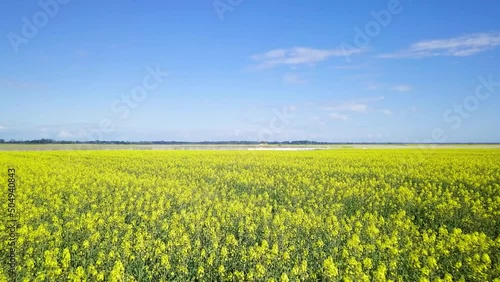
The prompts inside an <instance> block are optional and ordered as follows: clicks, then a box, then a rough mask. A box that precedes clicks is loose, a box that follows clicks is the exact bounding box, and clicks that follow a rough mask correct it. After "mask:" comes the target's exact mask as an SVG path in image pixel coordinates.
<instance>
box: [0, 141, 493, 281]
mask: <svg viewBox="0 0 500 282" xmlns="http://www.w3.org/2000/svg"><path fill="white" fill-rule="evenodd" d="M2 146H6V145H2ZM47 146H48V145H47ZM357 146H358V145H356V146H352V147H341V146H339V147H336V148H335V149H331V150H311V151H286V152H285V151H260V150H247V149H248V148H245V149H241V150H228V149H225V150H153V149H151V150H95V148H94V150H78V151H73V150H67V149H65V148H63V149H62V150H61V151H54V150H42V151H19V149H16V150H14V151H3V152H0V167H2V173H3V175H2V177H0V180H1V181H3V182H4V183H5V184H4V185H3V186H4V187H7V184H8V180H7V179H8V169H9V168H10V169H14V170H15V179H16V189H15V191H14V193H13V194H15V195H14V196H15V197H14V198H15V200H14V202H15V207H16V212H15V215H14V218H15V219H16V220H17V224H16V237H15V248H14V249H15V258H16V262H17V264H16V275H17V280H18V281H391V280H392V281H499V280H498V279H499V277H500V150H499V149H498V148H480V147H474V148H471V147H467V148H458V147H455V148H449V147H448V148H441V149H439V150H437V149H417V148H412V146H407V147H406V148H398V149H395V148H387V147H369V149H371V148H377V150H365V149H363V147H368V146H363V147H361V148H359V147H357ZM359 146H362V145H359ZM463 146H467V145H463ZM254 147H258V146H254ZM306 147H309V146H306ZM2 148H3V149H5V147H2ZM10 149H12V147H11V148H10ZM52 149H53V148H52ZM233 149H234V148H233ZM4 191H5V192H4V193H2V195H1V197H2V198H1V212H0V213H1V214H2V216H1V218H2V219H7V218H9V217H10V214H9V212H8V210H9V207H10V206H9V199H8V195H7V194H8V193H7V188H5V189H4ZM9 232H10V230H9V228H8V223H7V220H4V222H2V224H1V227H0V249H1V250H2V251H1V254H2V260H1V261H2V264H1V267H0V280H1V281H5V280H7V272H8V270H9V265H8V264H7V261H8V256H9V252H8V250H10V247H11V245H9V244H10V242H12V240H11V236H10V235H9V234H10V233H9Z"/></svg>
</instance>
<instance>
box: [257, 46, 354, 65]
mask: <svg viewBox="0 0 500 282" xmlns="http://www.w3.org/2000/svg"><path fill="white" fill-rule="evenodd" d="M361 52H363V49H349V50H345V49H314V48H307V47H293V48H289V49H275V50H271V51H268V52H266V53H263V54H256V55H253V56H252V57H251V58H252V60H254V61H257V62H259V64H258V65H257V68H259V69H265V68H273V67H276V66H280V65H285V66H290V67H293V66H299V65H313V64H315V63H318V62H322V61H326V60H328V59H329V58H331V57H343V56H350V55H353V54H358V53H361Z"/></svg>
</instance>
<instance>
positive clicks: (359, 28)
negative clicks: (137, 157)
mask: <svg viewBox="0 0 500 282" xmlns="http://www.w3.org/2000/svg"><path fill="white" fill-rule="evenodd" d="M499 11H500V2H498V1H477V0H470V1H417V0H413V1H410V0H400V1H397V0H389V1H386V0H381V1H378V0H377V1H373V0H370V1H297V0H290V1H263V0H241V1H239V0H216V1H213V0H183V1H165V0H161V1H153V0H146V1H138V0H123V1H111V0H110V1H97V0H86V1H83V0H64V1H63V0H41V1H39V2H38V1H27V0H25V1H10V0H9V1H4V2H3V3H2V9H0V28H1V32H2V37H1V39H0V62H1V65H0V93H1V96H0V97H1V105H2V109H1V111H0V138H3V139H6V140H9V139H38V138H52V139H58V140H84V141H85V140H95V139H100V140H129V141H138V140H179V141H181V140H183V141H204V140H208V141H218V140H253V141H260V140H268V141H282V140H304V139H308V140H316V141H334V142H388V141H389V142H500V123H499V114H498V112H499V109H500V68H499V62H500V17H499V16H498V12H499Z"/></svg>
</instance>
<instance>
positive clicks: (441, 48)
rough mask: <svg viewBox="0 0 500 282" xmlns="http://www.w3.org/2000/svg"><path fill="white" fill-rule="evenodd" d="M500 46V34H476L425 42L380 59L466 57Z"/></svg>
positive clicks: (385, 55) (383, 55)
mask: <svg viewBox="0 0 500 282" xmlns="http://www.w3.org/2000/svg"><path fill="white" fill-rule="evenodd" d="M498 46H500V33H474V34H468V35H463V36H459V37H454V38H447V39H435V40H424V41H420V42H416V43H414V44H412V45H410V47H409V48H407V49H406V50H403V51H399V52H396V53H389V54H382V55H379V56H378V57H379V58H423V57H433V56H453V57H465V56H471V55H474V54H477V53H480V52H484V51H487V50H490V49H494V48H496V47H498Z"/></svg>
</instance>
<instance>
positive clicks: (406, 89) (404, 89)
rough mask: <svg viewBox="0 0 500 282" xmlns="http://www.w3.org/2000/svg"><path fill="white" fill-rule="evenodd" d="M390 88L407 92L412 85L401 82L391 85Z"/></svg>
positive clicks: (411, 88)
mask: <svg viewBox="0 0 500 282" xmlns="http://www.w3.org/2000/svg"><path fill="white" fill-rule="evenodd" d="M391 89H392V90H394V91H398V92H408V91H411V90H413V87H412V86H411V85H407V84H401V85H394V86H393V87H391Z"/></svg>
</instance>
